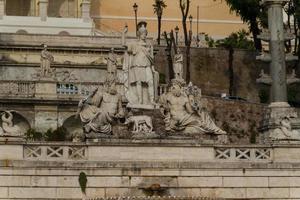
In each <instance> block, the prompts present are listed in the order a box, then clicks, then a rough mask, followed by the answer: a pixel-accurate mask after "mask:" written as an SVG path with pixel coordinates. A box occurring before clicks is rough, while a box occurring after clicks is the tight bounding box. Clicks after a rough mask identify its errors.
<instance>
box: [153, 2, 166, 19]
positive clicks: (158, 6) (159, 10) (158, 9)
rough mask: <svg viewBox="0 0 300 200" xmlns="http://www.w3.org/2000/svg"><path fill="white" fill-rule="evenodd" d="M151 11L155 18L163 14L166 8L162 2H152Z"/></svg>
mask: <svg viewBox="0 0 300 200" xmlns="http://www.w3.org/2000/svg"><path fill="white" fill-rule="evenodd" d="M152 6H153V11H154V14H156V15H157V16H161V15H162V14H163V10H164V8H166V7H167V5H166V3H165V1H164V0H154V4H153V5H152Z"/></svg>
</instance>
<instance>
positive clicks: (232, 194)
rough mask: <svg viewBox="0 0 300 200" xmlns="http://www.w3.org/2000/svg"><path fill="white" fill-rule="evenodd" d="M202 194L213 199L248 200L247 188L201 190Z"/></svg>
mask: <svg viewBox="0 0 300 200" xmlns="http://www.w3.org/2000/svg"><path fill="white" fill-rule="evenodd" d="M200 193H201V195H202V196H207V197H211V198H228V199H242V198H246V189H245V188H214V189H208V188H201V189H200ZM250 198H251V197H250Z"/></svg>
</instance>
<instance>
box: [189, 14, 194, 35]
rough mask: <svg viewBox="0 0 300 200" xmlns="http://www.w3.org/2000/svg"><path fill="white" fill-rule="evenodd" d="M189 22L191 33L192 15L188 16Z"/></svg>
mask: <svg viewBox="0 0 300 200" xmlns="http://www.w3.org/2000/svg"><path fill="white" fill-rule="evenodd" d="M189 20H190V30H191V31H192V28H193V26H192V25H193V16H192V15H190V16H189Z"/></svg>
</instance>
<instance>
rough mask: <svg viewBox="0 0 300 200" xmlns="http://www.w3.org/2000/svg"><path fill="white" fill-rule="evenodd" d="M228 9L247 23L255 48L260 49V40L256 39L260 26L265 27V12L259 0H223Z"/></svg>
mask: <svg viewBox="0 0 300 200" xmlns="http://www.w3.org/2000/svg"><path fill="white" fill-rule="evenodd" d="M225 1H226V3H227V4H228V6H229V8H230V11H231V12H235V13H236V14H237V15H239V16H240V17H241V19H242V20H243V21H244V22H245V23H247V24H248V25H249V29H250V32H251V33H252V35H253V40H254V43H255V48H256V49H257V50H261V48H262V44H261V40H260V39H258V35H259V33H260V26H262V27H264V28H266V25H267V13H266V9H265V8H264V6H263V5H262V4H260V0H242V1H241V0H225Z"/></svg>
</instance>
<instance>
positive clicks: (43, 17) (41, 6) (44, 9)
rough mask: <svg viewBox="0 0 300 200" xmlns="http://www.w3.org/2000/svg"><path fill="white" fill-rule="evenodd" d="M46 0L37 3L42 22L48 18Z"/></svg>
mask: <svg viewBox="0 0 300 200" xmlns="http://www.w3.org/2000/svg"><path fill="white" fill-rule="evenodd" d="M47 12H48V0H40V1H39V13H40V17H41V20H42V21H46V20H47V16H48V13H47Z"/></svg>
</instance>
